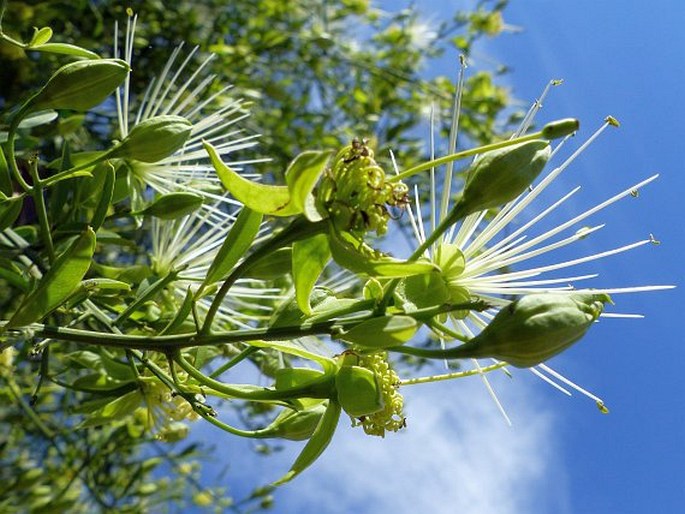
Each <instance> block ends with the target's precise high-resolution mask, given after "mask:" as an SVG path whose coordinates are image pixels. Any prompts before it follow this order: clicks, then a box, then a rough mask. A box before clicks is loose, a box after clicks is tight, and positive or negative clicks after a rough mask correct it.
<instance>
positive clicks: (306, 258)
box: [292, 234, 331, 315]
mask: <svg viewBox="0 0 685 514" xmlns="http://www.w3.org/2000/svg"><path fill="white" fill-rule="evenodd" d="M330 258H331V249H330V247H329V246H328V236H327V235H326V234H317V235H315V236H312V237H310V238H308V239H303V240H302V241H295V243H293V268H292V272H293V281H294V282H295V297H296V299H297V305H298V306H299V307H300V309H301V310H302V312H304V313H305V314H308V315H309V314H311V313H312V308H311V305H310V304H309V296H310V294H311V292H312V290H313V289H314V285H315V284H316V281H317V280H318V279H319V276H320V275H321V272H322V271H323V269H324V268H325V267H326V264H328V261H329V259H330Z"/></svg>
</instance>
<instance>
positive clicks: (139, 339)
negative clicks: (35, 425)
mask: <svg viewBox="0 0 685 514" xmlns="http://www.w3.org/2000/svg"><path fill="white" fill-rule="evenodd" d="M360 303H364V304H365V302H360ZM487 307H488V304H487V303H485V302H483V301H481V300H477V301H474V302H465V303H460V304H443V305H438V306H436V307H428V308H425V309H419V310H416V311H413V312H408V313H405V315H407V316H411V317H413V318H415V319H416V320H419V321H421V322H425V321H426V320H428V319H430V318H432V317H434V316H437V315H439V314H442V313H446V312H452V311H460V310H478V311H482V310H485V309H486V308H487ZM373 317H374V314H373V313H371V312H369V313H367V314H364V315H360V316H355V317H354V318H348V319H343V320H338V319H333V320H327V321H320V322H316V323H310V322H306V321H305V322H303V323H301V324H300V325H286V326H282V327H266V328H253V329H245V330H235V331H232V332H220V333H215V334H198V333H197V332H189V333H185V334H169V335H161V336H145V335H128V334H118V333H114V334H106V333H102V332H93V331H91V330H81V329H75V328H65V327H55V326H50V325H42V324H39V323H34V324H31V325H29V327H30V328H31V330H33V331H34V333H35V335H36V336H38V337H46V338H51V339H58V340H61V341H70V342H74V343H85V344H92V345H96V346H112V347H116V348H129V349H140V350H152V351H159V352H162V353H169V352H171V351H174V350H180V349H183V348H193V347H199V346H214V345H218V344H227V343H247V344H249V342H250V341H254V340H263V341H279V340H283V339H294V338H298V337H304V336H311V335H324V334H325V335H330V336H336V335H337V334H340V333H341V332H342V331H347V330H350V329H351V328H353V327H355V326H356V325H358V324H359V323H362V322H363V321H366V320H368V319H371V318H373ZM6 324H7V322H6V321H0V330H1V329H2V328H3V327H4V326H5V325H6Z"/></svg>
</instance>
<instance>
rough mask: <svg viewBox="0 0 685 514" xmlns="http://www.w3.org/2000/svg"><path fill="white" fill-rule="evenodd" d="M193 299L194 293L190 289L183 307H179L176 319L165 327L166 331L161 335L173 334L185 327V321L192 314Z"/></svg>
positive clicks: (184, 299)
mask: <svg viewBox="0 0 685 514" xmlns="http://www.w3.org/2000/svg"><path fill="white" fill-rule="evenodd" d="M193 298H194V295H193V292H192V290H191V289H190V287H189V288H188V290H187V291H186V296H185V298H183V303H182V304H181V307H179V309H178V311H176V314H175V315H174V318H173V319H172V320H171V321H170V322H169V324H168V325H167V326H166V327H164V330H162V331H161V332H160V335H163V334H173V333H174V331H175V330H177V329H178V328H180V327H181V326H182V325H183V323H184V322H185V320H186V319H188V316H190V312H191V310H192V308H193Z"/></svg>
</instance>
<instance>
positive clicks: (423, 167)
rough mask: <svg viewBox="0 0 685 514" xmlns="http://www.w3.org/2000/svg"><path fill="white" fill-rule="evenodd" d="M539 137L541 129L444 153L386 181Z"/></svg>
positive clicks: (406, 176)
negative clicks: (447, 153) (512, 137)
mask: <svg viewBox="0 0 685 514" xmlns="http://www.w3.org/2000/svg"><path fill="white" fill-rule="evenodd" d="M540 137H542V131H538V132H534V133H533V134H527V135H525V136H521V137H517V138H514V139H507V140H506V141H500V142H498V143H490V144H489V145H483V146H479V147H477V148H471V149H469V150H463V151H461V152H457V153H453V154H449V155H445V156H443V157H439V158H437V159H433V160H431V161H427V162H423V163H421V164H418V165H416V166H414V167H413V168H409V169H408V170H405V171H403V172H402V173H400V174H399V175H393V176H392V177H388V179H387V180H388V182H398V181H400V180H405V179H407V178H409V177H411V176H412V175H416V174H417V173H421V172H422V171H426V170H429V169H431V168H435V167H438V166H441V165H443V164H447V163H448V162H452V161H457V160H459V159H464V158H466V157H472V156H474V155H478V154H481V153H485V152H490V151H492V150H498V149H500V148H506V147H507V146H511V145H516V144H518V143H524V142H525V141H531V140H533V139H539V138H540Z"/></svg>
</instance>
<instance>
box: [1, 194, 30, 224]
mask: <svg viewBox="0 0 685 514" xmlns="http://www.w3.org/2000/svg"><path fill="white" fill-rule="evenodd" d="M23 205H24V197H23V196H12V197H10V198H7V197H5V194H4V193H3V192H2V191H0V231H3V230H5V229H6V228H7V227H11V226H12V224H13V223H14V222H15V221H16V220H17V218H18V217H19V214H21V209H22V207H23Z"/></svg>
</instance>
